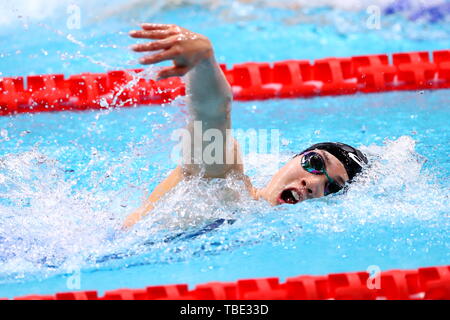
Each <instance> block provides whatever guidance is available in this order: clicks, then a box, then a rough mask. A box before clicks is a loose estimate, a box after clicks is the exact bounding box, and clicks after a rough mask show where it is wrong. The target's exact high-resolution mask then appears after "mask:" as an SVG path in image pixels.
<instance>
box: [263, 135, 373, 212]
mask: <svg viewBox="0 0 450 320" xmlns="http://www.w3.org/2000/svg"><path fill="white" fill-rule="evenodd" d="M365 164H367V158H366V157H365V155H364V154H363V153H362V152H361V151H359V150H358V149H355V148H353V147H351V146H349V145H347V144H344V143H339V142H323V143H317V144H315V145H313V146H311V147H309V148H308V149H305V150H303V151H302V152H301V153H299V154H297V155H296V156H295V157H294V158H292V159H291V160H290V161H289V162H288V163H287V164H286V165H284V166H283V167H282V168H281V169H280V170H278V172H277V173H275V175H274V176H273V177H272V179H271V181H270V182H269V183H268V185H267V186H266V187H264V188H263V189H261V190H259V195H260V196H262V197H263V198H264V199H266V200H267V201H269V202H270V203H271V204H272V205H279V204H283V203H291V204H296V203H298V202H301V201H304V200H307V199H312V198H320V197H323V196H326V195H329V194H332V193H336V192H339V191H340V190H341V189H343V188H344V186H345V185H346V184H348V183H351V182H352V180H353V178H354V177H355V176H356V175H357V174H358V173H360V172H361V170H362V169H363V167H364V165H365Z"/></svg>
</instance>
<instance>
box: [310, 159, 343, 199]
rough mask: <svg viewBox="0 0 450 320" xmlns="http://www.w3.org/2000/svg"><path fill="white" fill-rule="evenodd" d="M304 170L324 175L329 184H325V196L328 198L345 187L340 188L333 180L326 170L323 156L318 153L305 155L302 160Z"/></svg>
mask: <svg viewBox="0 0 450 320" xmlns="http://www.w3.org/2000/svg"><path fill="white" fill-rule="evenodd" d="M301 165H302V168H303V169H305V170H306V171H308V172H309V173H312V174H324V175H325V176H326V177H327V179H328V182H327V183H326V184H325V188H324V195H325V196H327V195H329V194H332V193H336V192H338V191H340V190H341V189H342V188H343V186H340V185H339V184H338V183H337V182H336V181H334V179H333V178H331V177H330V176H329V175H328V173H327V171H326V170H325V160H324V159H323V157H322V155H320V154H319V153H317V152H314V151H310V152H307V153H304V154H303V157H302V160H301Z"/></svg>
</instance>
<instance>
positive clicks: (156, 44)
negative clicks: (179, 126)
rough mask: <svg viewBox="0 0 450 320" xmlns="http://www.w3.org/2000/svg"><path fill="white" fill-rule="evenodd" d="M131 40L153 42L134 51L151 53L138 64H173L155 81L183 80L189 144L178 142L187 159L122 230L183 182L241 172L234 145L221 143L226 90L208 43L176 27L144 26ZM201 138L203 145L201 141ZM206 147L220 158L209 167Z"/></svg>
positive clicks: (228, 125)
mask: <svg viewBox="0 0 450 320" xmlns="http://www.w3.org/2000/svg"><path fill="white" fill-rule="evenodd" d="M130 35H131V36H132V37H133V38H140V39H151V40H155V41H153V42H148V43H141V44H136V45H134V46H133V50H134V51H136V52H152V54H150V55H147V56H144V57H142V58H141V59H140V62H141V63H142V64H144V65H149V64H155V63H159V62H162V61H166V60H172V61H173V65H172V66H170V67H165V68H162V69H161V70H160V71H159V73H158V79H164V78H169V77H174V76H176V77H181V76H185V75H186V78H185V80H186V89H187V90H186V91H187V101H188V108H189V122H188V125H187V128H186V129H187V132H189V136H190V139H188V140H184V141H183V154H184V155H188V156H187V157H184V158H183V162H182V164H181V166H180V167H177V169H175V170H174V171H173V172H172V173H171V175H170V176H169V177H168V178H167V179H166V180H165V181H163V182H162V183H161V184H160V185H159V186H158V187H157V188H156V189H155V190H154V191H153V193H152V194H151V195H150V197H149V199H148V200H147V201H146V202H145V203H144V204H143V206H142V207H141V208H139V209H138V210H137V211H136V212H134V213H133V214H131V215H130V216H129V217H128V218H127V222H126V225H127V226H131V225H133V224H134V223H135V222H137V221H138V220H139V219H140V218H141V217H142V216H144V215H146V214H147V213H148V212H149V211H150V210H151V209H152V208H153V204H154V203H155V202H156V201H157V200H159V199H160V198H161V197H162V196H163V195H164V194H165V193H166V192H168V191H169V190H170V189H172V188H173V187H174V186H176V185H177V183H178V182H179V181H180V180H182V178H184V177H186V176H190V175H195V174H198V173H202V174H203V176H204V177H207V178H223V177H225V176H226V175H227V174H228V173H230V172H237V173H242V172H243V168H242V162H241V159H240V155H239V147H238V145H237V143H236V142H235V141H234V140H233V139H231V141H228V143H227V141H226V138H227V129H231V119H230V112H231V101H232V93H231V88H230V85H229V84H228V82H227V80H226V78H225V76H224V74H223V72H222V70H221V69H220V67H219V66H218V64H217V62H216V61H215V58H214V52H213V48H212V45H211V42H210V41H209V39H208V38H206V37H205V36H203V35H200V34H197V33H194V32H191V31H189V30H186V29H184V28H181V27H179V26H176V25H166V24H147V23H146V24H143V25H142V30H136V31H132V32H130ZM205 134H206V137H207V139H206V140H207V141H203V137H204V135H205ZM217 137H221V138H219V139H217ZM230 138H231V137H230ZM208 139H210V140H209V141H208ZM211 142H214V143H216V148H215V151H214V155H216V154H215V153H216V152H219V154H220V155H221V157H220V159H217V157H214V159H213V160H214V161H211V158H208V159H206V158H205V157H204V151H206V150H207V147H208V146H209V145H210V144H211ZM217 146H218V147H217ZM199 155H200V157H199ZM208 155H209V154H208ZM230 159H231V161H230ZM227 160H228V161H227ZM155 193H156V194H155Z"/></svg>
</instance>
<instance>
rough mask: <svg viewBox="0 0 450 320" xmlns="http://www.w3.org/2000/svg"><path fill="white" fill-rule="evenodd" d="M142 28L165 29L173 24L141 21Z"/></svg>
mask: <svg viewBox="0 0 450 320" xmlns="http://www.w3.org/2000/svg"><path fill="white" fill-rule="evenodd" d="M141 27H142V29H144V30H148V31H149V30H167V29H169V28H171V27H174V25H173V24H162V23H143V24H141Z"/></svg>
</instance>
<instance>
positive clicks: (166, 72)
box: [158, 66, 189, 80]
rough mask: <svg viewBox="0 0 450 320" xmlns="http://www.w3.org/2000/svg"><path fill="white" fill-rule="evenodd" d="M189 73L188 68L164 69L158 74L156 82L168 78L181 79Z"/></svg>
mask: <svg viewBox="0 0 450 320" xmlns="http://www.w3.org/2000/svg"><path fill="white" fill-rule="evenodd" d="M188 71H189V67H177V66H173V67H166V68H163V69H162V70H161V71H160V72H159V73H158V80H162V79H166V78H170V77H182V76H184V75H185V74H186V73H187V72H188Z"/></svg>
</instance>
